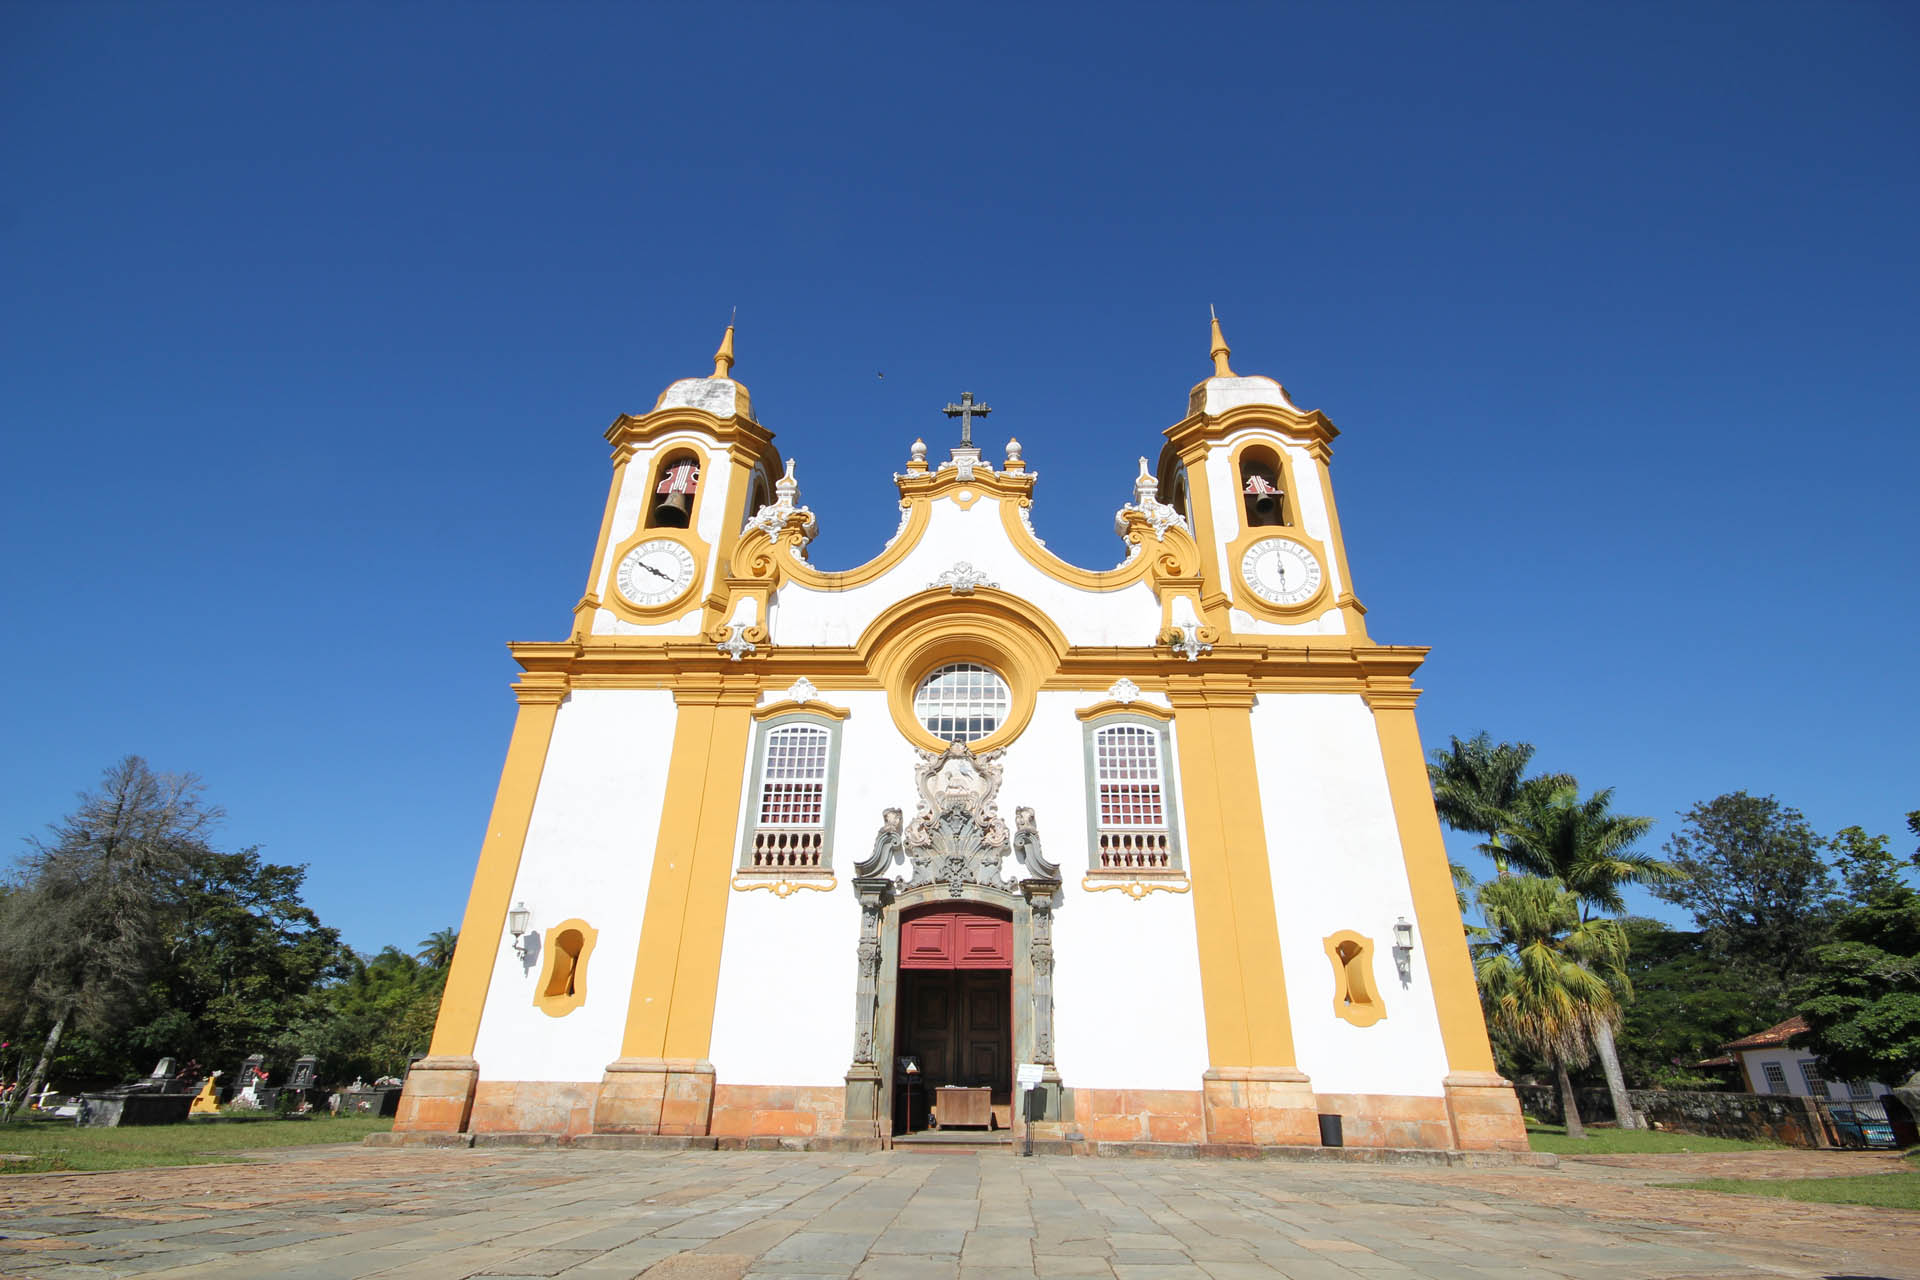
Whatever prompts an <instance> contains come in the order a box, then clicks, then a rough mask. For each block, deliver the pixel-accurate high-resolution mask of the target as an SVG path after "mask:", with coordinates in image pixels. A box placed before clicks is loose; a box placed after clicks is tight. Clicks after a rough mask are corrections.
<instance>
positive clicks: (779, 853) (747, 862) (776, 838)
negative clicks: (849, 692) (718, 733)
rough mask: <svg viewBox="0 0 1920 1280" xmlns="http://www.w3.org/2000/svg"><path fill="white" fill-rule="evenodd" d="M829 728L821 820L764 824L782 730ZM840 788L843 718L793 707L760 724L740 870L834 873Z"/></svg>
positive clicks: (791, 876) (790, 875)
mask: <svg viewBox="0 0 1920 1280" xmlns="http://www.w3.org/2000/svg"><path fill="white" fill-rule="evenodd" d="M799 727H805V728H809V729H816V730H824V731H825V733H826V740H827V756H826V774H825V777H824V778H823V779H822V780H821V784H822V785H821V794H820V821H819V823H818V824H786V823H767V824H764V825H763V824H762V822H761V820H760V815H761V812H762V810H763V807H764V804H765V799H766V787H767V783H768V781H769V779H768V777H767V755H768V752H769V751H770V750H771V749H772V747H773V745H774V743H775V741H776V740H777V738H778V736H779V734H780V731H781V730H782V729H794V728H799ZM839 791H840V721H839V720H837V719H835V718H833V717H831V716H825V715H815V714H813V713H811V712H806V711H793V712H789V713H787V714H784V715H778V716H774V717H772V718H771V719H768V720H763V721H761V722H760V723H759V724H758V725H757V726H755V733H754V741H753V775H752V778H751V780H750V782H749V785H748V787H747V794H746V812H745V814H744V815H743V820H742V821H741V823H740V832H741V834H740V874H742V875H775V876H780V877H782V878H783V879H787V880H797V879H802V878H804V877H807V876H817V877H821V878H826V877H830V876H831V875H832V874H833V823H834V810H835V807H836V804H837V802H838V799H839Z"/></svg>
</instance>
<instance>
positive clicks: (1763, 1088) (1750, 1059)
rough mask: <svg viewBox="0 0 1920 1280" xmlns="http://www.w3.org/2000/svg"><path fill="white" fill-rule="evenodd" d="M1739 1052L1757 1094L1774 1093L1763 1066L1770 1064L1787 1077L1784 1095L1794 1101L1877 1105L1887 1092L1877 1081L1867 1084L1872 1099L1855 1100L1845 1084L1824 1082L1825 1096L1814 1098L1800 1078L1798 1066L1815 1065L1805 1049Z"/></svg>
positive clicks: (1786, 1047) (1842, 1082) (1803, 1078)
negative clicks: (1800, 1099) (1869, 1102)
mask: <svg viewBox="0 0 1920 1280" xmlns="http://www.w3.org/2000/svg"><path fill="white" fill-rule="evenodd" d="M1739 1052H1740V1057H1741V1058H1742V1059H1744V1060H1745V1063H1746V1068H1747V1072H1748V1077H1749V1078H1750V1079H1751V1080H1752V1081H1753V1089H1754V1092H1756V1093H1772V1092H1773V1090H1771V1089H1769V1088H1768V1087H1767V1070H1766V1064H1767V1063H1769V1062H1775V1063H1778V1064H1779V1065H1780V1069H1781V1070H1782V1071H1784V1072H1785V1073H1786V1077H1787V1093H1788V1094H1790V1095H1792V1096H1794V1097H1799V1098H1806V1097H1824V1098H1826V1099H1827V1100H1828V1101H1830V1102H1840V1103H1848V1104H1852V1103H1856V1102H1861V1103H1864V1102H1868V1101H1874V1102H1877V1101H1878V1100H1879V1098H1880V1096H1881V1095H1882V1094H1884V1093H1886V1092H1887V1091H1888V1090H1887V1086H1886V1085H1884V1084H1881V1083H1880V1082H1879V1081H1878V1080H1869V1081H1868V1082H1867V1087H1868V1089H1869V1090H1870V1091H1871V1092H1872V1098H1870V1099H1868V1098H1855V1097H1854V1096H1853V1095H1852V1093H1851V1091H1850V1090H1849V1087H1848V1084H1847V1082H1846V1081H1844V1080H1826V1081H1823V1083H1825V1084H1826V1086H1827V1092H1826V1093H1825V1094H1816V1093H1814V1092H1813V1091H1812V1090H1810V1089H1808V1088H1807V1082H1806V1079H1805V1077H1803V1076H1802V1075H1801V1074H1800V1064H1801V1063H1803V1062H1813V1061H1814V1056H1813V1055H1812V1054H1811V1053H1808V1052H1807V1051H1806V1050H1805V1049H1796V1048H1793V1047H1792V1046H1790V1045H1789V1046H1785V1047H1782V1048H1777V1049H1742V1050H1740V1051H1739Z"/></svg>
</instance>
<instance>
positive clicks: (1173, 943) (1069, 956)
mask: <svg viewBox="0 0 1920 1280" xmlns="http://www.w3.org/2000/svg"><path fill="white" fill-rule="evenodd" d="M1107 696H1108V695H1107V692H1106V690H1105V689H1086V690H1080V691H1073V690H1059V691H1054V690H1048V691H1044V692H1042V693H1041V694H1040V698H1039V703H1038V705H1037V706H1036V707H1035V709H1034V715H1033V721H1032V723H1031V724H1029V725H1028V727H1027V731H1026V732H1025V733H1023V734H1021V735H1020V737H1019V738H1018V739H1017V740H1015V741H1014V742H1013V743H1012V745H1010V746H1009V747H1008V748H1007V755H1006V774H1005V781H1004V782H1003V783H1002V786H1001V791H1000V808H1001V812H1002V813H1003V814H1005V815H1007V816H1008V817H1009V818H1011V816H1012V814H1013V811H1014V809H1015V808H1016V807H1018V806H1020V805H1026V806H1028V807H1030V808H1032V809H1033V811H1034V818H1035V821H1036V822H1037V823H1038V824H1039V828H1040V839H1041V843H1042V845H1043V846H1044V848H1045V849H1046V852H1047V856H1048V857H1049V858H1050V859H1052V860H1053V861H1054V862H1056V863H1058V864H1059V865H1060V878H1061V881H1062V886H1063V887H1062V890H1061V899H1062V901H1061V904H1060V906H1059V907H1058V908H1057V909H1056V911H1055V913H1054V924H1053V954H1054V971H1053V992H1054V997H1053V999H1054V1059H1055V1062H1056V1064H1057V1065H1058V1066H1059V1068H1060V1075H1061V1078H1062V1079H1063V1080H1065V1081H1066V1083H1068V1084H1069V1085H1075V1086H1078V1087H1082V1088H1089V1089H1198V1088H1199V1087H1200V1077H1201V1075H1202V1074H1203V1073H1204V1072H1205V1071H1206V1069H1207V1028H1206V1019H1205V1016H1204V1013H1203V1009H1202V1004H1201V997H1200V950H1199V941H1198V934H1197V933H1196V931H1195V928H1194V921H1193V897H1192V895H1191V894H1176V893H1150V894H1148V895H1147V896H1146V897H1145V898H1143V899H1141V900H1140V901H1138V902H1136V901H1134V900H1133V899H1132V898H1129V897H1128V896H1127V895H1126V894H1124V893H1121V892H1119V891H1117V890H1107V891H1104V892H1090V891H1089V890H1087V889H1085V888H1083V887H1082V886H1081V880H1082V878H1083V877H1084V876H1085V875H1086V874H1087V871H1088V870H1089V868H1090V867H1091V865H1092V863H1091V858H1092V845H1091V842H1090V836H1089V833H1088V831H1087V787H1088V785H1089V779H1088V778H1087V772H1086V750H1085V745H1084V744H1085V738H1084V736H1083V735H1084V729H1085V726H1084V724H1083V722H1082V721H1081V720H1080V719H1079V717H1078V716H1076V715H1075V714H1074V713H1075V711H1077V710H1078V709H1079V708H1081V707H1087V706H1092V705H1093V704H1094V703H1096V702H1103V701H1106V699H1107ZM1140 701H1142V702H1151V703H1153V704H1155V705H1158V706H1165V705H1166V699H1165V697H1164V695H1159V694H1149V695H1145V696H1143V697H1142V698H1141V699H1140ZM1173 745H1174V748H1175V750H1174V752H1172V753H1170V754H1171V755H1172V756H1173V758H1174V759H1175V760H1176V761H1177V760H1178V758H1179V757H1178V743H1177V742H1176V743H1174V744H1173ZM1175 773H1176V775H1177V773H1178V768H1177V766H1176V768H1175ZM1170 781H1171V783H1172V784H1173V795H1174V802H1175V804H1176V805H1178V806H1181V808H1180V811H1181V812H1182V813H1184V812H1185V808H1184V805H1183V801H1184V797H1183V796H1182V795H1181V794H1180V789H1179V781H1178V778H1177V776H1176V777H1175V778H1173V779H1170Z"/></svg>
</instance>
